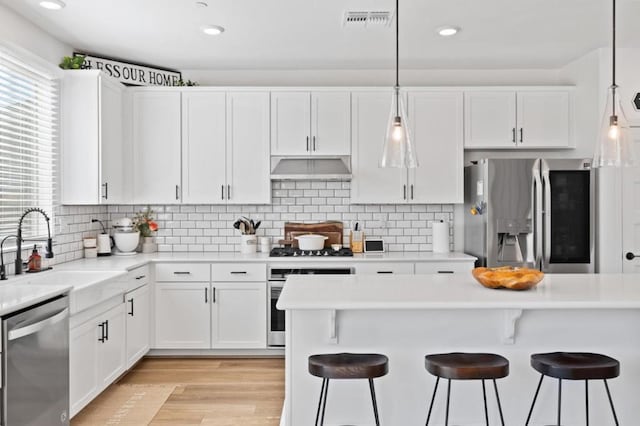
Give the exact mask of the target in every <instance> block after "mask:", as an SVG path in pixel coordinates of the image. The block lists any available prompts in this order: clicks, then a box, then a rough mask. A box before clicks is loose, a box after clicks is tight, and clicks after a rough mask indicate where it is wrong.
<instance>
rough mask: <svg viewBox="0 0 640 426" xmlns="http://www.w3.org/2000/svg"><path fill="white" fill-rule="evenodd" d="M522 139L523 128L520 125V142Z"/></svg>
mask: <svg viewBox="0 0 640 426" xmlns="http://www.w3.org/2000/svg"><path fill="white" fill-rule="evenodd" d="M523 139H524V129H523V128H522V127H520V142H521V143H522V140H523Z"/></svg>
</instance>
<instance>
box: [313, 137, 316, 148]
mask: <svg viewBox="0 0 640 426" xmlns="http://www.w3.org/2000/svg"><path fill="white" fill-rule="evenodd" d="M313 150H314V151H315V150H316V137H315V136H314V137H313Z"/></svg>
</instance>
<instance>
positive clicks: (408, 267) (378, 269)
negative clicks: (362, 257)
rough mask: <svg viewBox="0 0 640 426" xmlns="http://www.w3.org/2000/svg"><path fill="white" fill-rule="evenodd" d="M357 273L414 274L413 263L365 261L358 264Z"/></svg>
mask: <svg viewBox="0 0 640 426" xmlns="http://www.w3.org/2000/svg"><path fill="white" fill-rule="evenodd" d="M356 274H358V275H373V274H380V275H382V274H413V263H391V262H380V263H363V264H357V265H356Z"/></svg>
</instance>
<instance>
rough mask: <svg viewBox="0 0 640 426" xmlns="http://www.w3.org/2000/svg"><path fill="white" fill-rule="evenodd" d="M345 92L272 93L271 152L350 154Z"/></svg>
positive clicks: (323, 154)
mask: <svg viewBox="0 0 640 426" xmlns="http://www.w3.org/2000/svg"><path fill="white" fill-rule="evenodd" d="M350 104H351V95H350V93H349V92H348V91H314V92H298V91H286V92H272V93H271V154H272V155H280V156H285V155H290V156H295V155H302V156H308V155H320V156H336V155H349V153H350V152H351V145H350V142H351V117H350Z"/></svg>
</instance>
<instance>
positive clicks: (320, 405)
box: [314, 379, 327, 426]
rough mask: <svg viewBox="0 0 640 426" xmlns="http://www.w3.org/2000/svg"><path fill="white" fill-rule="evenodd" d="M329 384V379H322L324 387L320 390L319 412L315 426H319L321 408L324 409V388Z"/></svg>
mask: <svg viewBox="0 0 640 426" xmlns="http://www.w3.org/2000/svg"><path fill="white" fill-rule="evenodd" d="M326 383H327V379H322V387H321V388H320V400H319V401H318V411H317V412H316V422H315V423H314V425H315V426H318V419H320V407H322V399H323V397H324V387H325V384H326Z"/></svg>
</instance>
